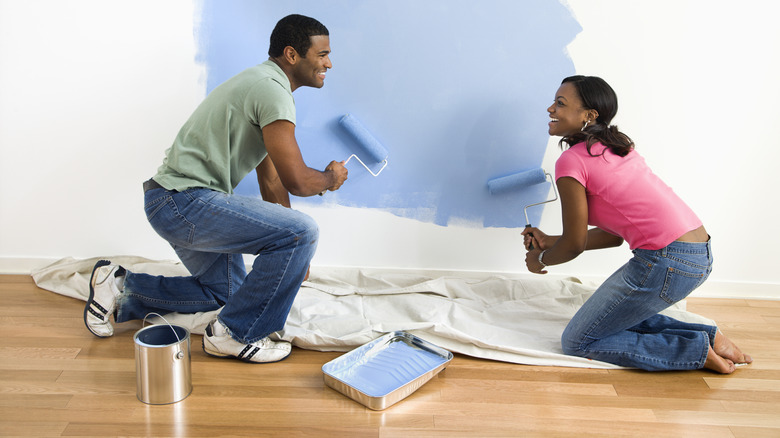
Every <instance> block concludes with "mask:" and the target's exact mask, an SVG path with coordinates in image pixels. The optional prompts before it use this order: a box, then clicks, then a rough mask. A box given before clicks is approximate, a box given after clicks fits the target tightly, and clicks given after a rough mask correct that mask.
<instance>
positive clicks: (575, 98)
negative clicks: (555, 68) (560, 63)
mask: <svg viewBox="0 0 780 438" xmlns="http://www.w3.org/2000/svg"><path fill="white" fill-rule="evenodd" d="M547 112H548V113H550V119H552V120H550V123H548V124H547V126H548V127H549V128H548V129H547V132H548V133H549V134H550V135H557V136H560V137H566V136H570V135H573V134H576V133H577V132H579V131H580V130H581V129H582V127H583V126H585V122H586V121H588V120H589V121H590V124H593V123H594V120H593V118H592V117H591V118H589V116H590V115H591V114H590V113H591V111H588V110H586V109H585V108H583V107H582V100H581V99H580V96H579V93H577V88H576V87H575V86H574V84H571V83H569V82H567V83H564V84H561V87H560V88H558V91H557V92H556V93H555V102H553V104H552V105H550V107H549V108H547Z"/></svg>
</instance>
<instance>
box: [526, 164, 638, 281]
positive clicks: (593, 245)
mask: <svg viewBox="0 0 780 438" xmlns="http://www.w3.org/2000/svg"><path fill="white" fill-rule="evenodd" d="M557 185H558V193H559V194H560V198H561V214H562V221H563V234H561V235H560V236H548V235H546V234H544V233H542V232H540V231H538V230H537V229H536V228H529V229H526V230H524V231H523V235H525V236H526V237H525V244H526V247H528V245H529V243H530V242H531V240H532V239H533V241H534V243H536V244H535V245H534V247H535V249H533V250H531V251H529V252H528V253H527V254H526V258H525V263H526V266H527V267H528V270H529V271H531V272H536V273H541V274H544V273H546V272H547V271H545V270H544V266H542V264H541V263H539V254H540V253H541V252H542V251H545V253H544V256H543V259H542V261H543V262H544V264H545V265H559V264H561V263H566V262H568V261H570V260H573V259H575V258H576V257H577V256H578V255H580V254H581V253H582V252H583V251H585V250H586V249H599V248H609V247H613V246H618V245H620V244H621V243H623V239H621V238H620V237H618V236H615V235H613V234H610V233H607V232H606V231H604V230H601V229H599V228H593V229H591V230H588V200H587V197H586V196H585V187H584V186H583V185H582V184H580V183H579V181H577V180H576V179H574V178H571V177H562V178H558V180H557ZM529 234H533V237H531V236H529Z"/></svg>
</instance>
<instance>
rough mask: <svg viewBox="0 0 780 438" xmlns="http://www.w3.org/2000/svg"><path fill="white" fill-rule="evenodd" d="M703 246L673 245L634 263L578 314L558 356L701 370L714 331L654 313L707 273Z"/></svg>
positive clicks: (642, 254) (708, 257) (641, 252)
mask: <svg viewBox="0 0 780 438" xmlns="http://www.w3.org/2000/svg"><path fill="white" fill-rule="evenodd" d="M711 249H712V247H711V245H710V242H707V243H690V242H672V243H671V244H670V245H669V246H667V247H666V248H662V249H659V250H655V251H651V250H645V249H635V250H634V251H633V253H634V257H633V258H632V259H631V260H630V261H629V262H628V263H626V264H625V265H624V266H623V267H622V268H620V269H619V270H618V271H617V272H615V273H614V274H612V276H610V277H609V278H608V279H607V280H606V281H605V282H604V283H603V284H602V285H601V286H600V287H599V288H598V289H596V291H595V292H594V293H593V296H591V297H590V298H589V299H588V300H587V301H586V302H585V304H584V305H583V306H582V307H581V308H580V309H579V311H577V313H576V314H575V315H574V317H573V318H572V320H571V321H570V322H569V324H568V326H567V327H566V329H565V330H564V332H563V336H562V337H561V345H562V347H563V352H564V353H565V354H568V355H573V356H581V357H587V358H590V359H594V360H600V361H602V362H609V363H612V364H616V365H621V366H626V367H635V368H641V369H645V370H650V371H661V370H689V369H699V368H702V367H703V366H704V361H705V359H706V358H707V352H708V347H709V346H711V345H712V343H713V341H714V339H715V333H716V331H717V327H714V326H710V325H703V324H691V323H685V322H681V321H678V320H675V319H672V318H669V317H667V316H663V315H659V314H658V312H660V311H662V310H663V309H665V308H667V307H669V306H670V305H672V304H674V303H676V302H678V301H680V300H682V299H684V298H685V297H687V296H688V294H690V293H691V292H692V291H693V290H694V289H696V288H697V287H698V286H699V285H700V284H702V283H703V282H704V280H706V279H707V277H708V276H709V275H710V272H711V271H712V250H711Z"/></svg>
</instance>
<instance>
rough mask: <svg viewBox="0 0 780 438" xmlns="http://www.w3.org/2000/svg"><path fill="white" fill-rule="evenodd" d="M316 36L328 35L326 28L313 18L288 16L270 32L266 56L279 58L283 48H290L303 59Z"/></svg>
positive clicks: (296, 15) (295, 15)
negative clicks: (312, 38)
mask: <svg viewBox="0 0 780 438" xmlns="http://www.w3.org/2000/svg"><path fill="white" fill-rule="evenodd" d="M316 35H329V34H328V28H327V27H325V26H324V25H323V24H322V23H320V22H319V21H317V20H315V19H314V18H310V17H306V16H303V15H298V14H292V15H288V16H286V17H284V18H282V19H281V20H279V22H278V23H276V27H274V30H273V32H271V44H270V45H269V46H268V56H270V57H271V58H276V57H278V56H281V55H282V53H283V52H284V48H285V47H287V46H290V47H292V48H293V49H295V51H296V52H298V54H299V55H301V57H302V58H305V57H306V52H308V51H309V48H310V47H311V37H313V36H316Z"/></svg>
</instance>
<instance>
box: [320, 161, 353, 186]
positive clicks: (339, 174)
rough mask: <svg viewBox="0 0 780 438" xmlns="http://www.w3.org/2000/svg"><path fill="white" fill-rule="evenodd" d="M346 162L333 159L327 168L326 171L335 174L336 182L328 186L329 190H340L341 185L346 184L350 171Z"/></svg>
mask: <svg viewBox="0 0 780 438" xmlns="http://www.w3.org/2000/svg"><path fill="white" fill-rule="evenodd" d="M344 163H345V162H344V161H331V162H330V164H328V166H327V167H326V168H325V173H330V174H332V175H333V179H334V183H333V185H332V186H330V187H328V190H330V191H331V192H333V191H336V190H338V189H339V188H340V187H341V185H342V184H344V181H346V180H347V174H348V173H349V172H348V171H347V168H346V167H344Z"/></svg>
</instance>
